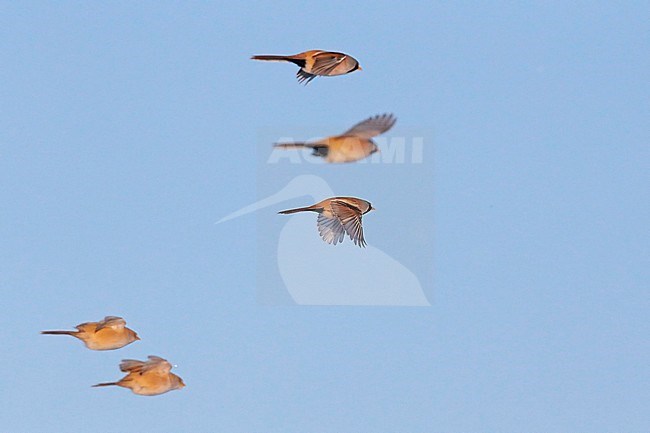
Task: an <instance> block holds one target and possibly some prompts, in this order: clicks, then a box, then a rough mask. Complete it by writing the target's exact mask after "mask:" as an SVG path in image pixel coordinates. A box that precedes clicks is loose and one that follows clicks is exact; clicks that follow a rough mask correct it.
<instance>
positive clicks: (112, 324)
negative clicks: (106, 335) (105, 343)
mask: <svg viewBox="0 0 650 433" xmlns="http://www.w3.org/2000/svg"><path fill="white" fill-rule="evenodd" d="M125 326H126V321H125V320H124V319H122V318H121V317H117V316H106V317H104V320H102V321H100V322H97V327H96V328H95V332H97V331H99V330H100V329H103V328H112V329H114V330H116V331H117V330H119V329H124V327H125Z"/></svg>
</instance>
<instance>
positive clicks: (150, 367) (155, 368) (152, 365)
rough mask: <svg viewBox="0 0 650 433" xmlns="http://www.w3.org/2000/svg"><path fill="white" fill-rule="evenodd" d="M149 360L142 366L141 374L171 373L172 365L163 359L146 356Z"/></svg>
mask: <svg viewBox="0 0 650 433" xmlns="http://www.w3.org/2000/svg"><path fill="white" fill-rule="evenodd" d="M147 358H148V359H149V360H148V361H147V362H145V363H144V365H143V366H142V370H141V373H142V374H144V373H156V374H167V373H169V372H170V371H171V369H172V365H171V364H170V363H169V361H167V360H166V359H164V358H161V357H159V356H152V355H150V356H148V357H147Z"/></svg>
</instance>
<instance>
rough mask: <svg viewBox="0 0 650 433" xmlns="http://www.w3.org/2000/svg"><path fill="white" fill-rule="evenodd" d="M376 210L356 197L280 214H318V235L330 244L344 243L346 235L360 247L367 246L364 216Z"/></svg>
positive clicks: (284, 211) (332, 200)
mask: <svg viewBox="0 0 650 433" xmlns="http://www.w3.org/2000/svg"><path fill="white" fill-rule="evenodd" d="M371 210H375V208H373V207H372V204H370V202H369V201H366V200H363V199H360V198H355V197H332V198H327V199H325V200H323V201H321V202H318V203H316V204H313V205H311V206H307V207H300V208H296V209H288V210H283V211H280V212H278V213H280V214H285V215H286V214H292V213H296V212H316V213H318V219H317V225H318V233H319V234H320V237H321V238H323V240H324V241H325V242H327V243H328V244H334V245H336V244H337V243H339V242H343V238H344V237H345V234H346V233H347V235H348V236H349V237H350V239H351V240H352V242H354V243H355V245H359V247H365V246H366V240H365V239H364V237H363V227H362V225H361V217H362V215H365V214H367V213H368V212H370V211H371Z"/></svg>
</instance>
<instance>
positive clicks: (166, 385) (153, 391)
mask: <svg viewBox="0 0 650 433" xmlns="http://www.w3.org/2000/svg"><path fill="white" fill-rule="evenodd" d="M171 369H172V365H171V364H170V363H169V362H168V361H167V360H166V359H163V358H160V357H158V356H149V357H148V361H138V360H135V359H123V360H122V362H121V363H120V370H121V371H123V372H125V373H128V374H127V375H126V376H124V377H123V378H122V379H120V380H119V381H117V382H105V383H98V384H97V385H93V387H99V386H113V385H114V386H121V387H123V388H128V389H130V390H131V391H133V393H134V394H138V395H148V396H150V395H159V394H164V393H166V392H168V391H173V390H175V389H181V388H183V387H185V383H184V382H183V379H181V378H180V377H178V376H177V375H175V374H174V373H172V372H171Z"/></svg>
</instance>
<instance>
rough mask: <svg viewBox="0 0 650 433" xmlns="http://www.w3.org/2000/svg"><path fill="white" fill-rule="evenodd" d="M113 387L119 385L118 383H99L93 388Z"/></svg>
mask: <svg viewBox="0 0 650 433" xmlns="http://www.w3.org/2000/svg"><path fill="white" fill-rule="evenodd" d="M113 385H118V382H104V383H98V384H97V385H93V386H92V387H93V388H97V387H100V386H113Z"/></svg>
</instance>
